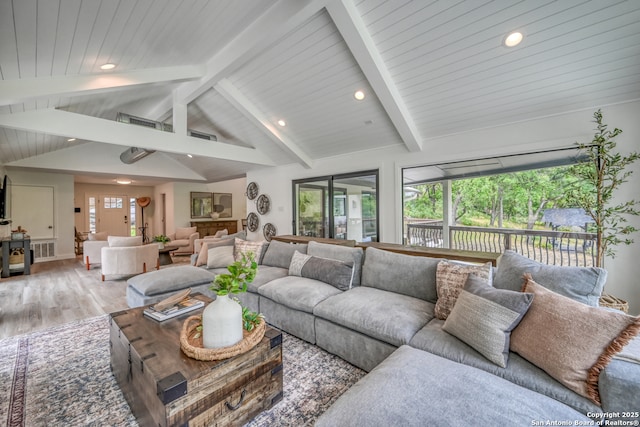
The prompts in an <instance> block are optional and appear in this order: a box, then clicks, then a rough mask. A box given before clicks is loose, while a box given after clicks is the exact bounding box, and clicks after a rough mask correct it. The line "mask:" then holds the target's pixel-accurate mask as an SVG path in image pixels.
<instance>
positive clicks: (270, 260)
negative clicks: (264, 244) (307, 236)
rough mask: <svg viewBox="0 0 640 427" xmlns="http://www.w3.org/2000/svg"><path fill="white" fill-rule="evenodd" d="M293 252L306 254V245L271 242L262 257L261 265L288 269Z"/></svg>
mask: <svg viewBox="0 0 640 427" xmlns="http://www.w3.org/2000/svg"><path fill="white" fill-rule="evenodd" d="M295 251H298V252H300V253H302V254H306V253H307V244H306V243H285V242H280V241H278V240H272V241H271V242H270V243H269V247H268V248H267V250H266V251H265V254H264V256H263V257H262V264H263V265H268V266H271V267H280V268H289V265H290V264H291V258H292V257H293V253H294V252H295Z"/></svg>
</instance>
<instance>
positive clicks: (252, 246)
mask: <svg viewBox="0 0 640 427" xmlns="http://www.w3.org/2000/svg"><path fill="white" fill-rule="evenodd" d="M234 242H235V257H236V261H242V255H243V254H247V253H249V252H253V257H254V258H253V259H254V260H255V261H256V262H257V263H258V264H260V261H262V254H263V251H264V250H265V249H266V248H267V247H268V246H269V242H266V241H264V240H263V241H260V242H252V241H249V240H242V239H238V238H237V237H236V238H235V239H234Z"/></svg>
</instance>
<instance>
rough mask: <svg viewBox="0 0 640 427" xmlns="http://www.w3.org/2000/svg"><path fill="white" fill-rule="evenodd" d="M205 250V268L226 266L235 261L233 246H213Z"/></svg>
mask: <svg viewBox="0 0 640 427" xmlns="http://www.w3.org/2000/svg"><path fill="white" fill-rule="evenodd" d="M207 252H208V256H207V268H226V267H228V266H229V265H231V264H233V263H234V262H235V258H234V256H233V246H218V247H213V248H211V249H209V250H208V251H207Z"/></svg>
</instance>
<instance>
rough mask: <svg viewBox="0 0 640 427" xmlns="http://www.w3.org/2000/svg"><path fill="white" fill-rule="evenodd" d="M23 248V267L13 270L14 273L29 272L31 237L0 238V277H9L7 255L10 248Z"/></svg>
mask: <svg viewBox="0 0 640 427" xmlns="http://www.w3.org/2000/svg"><path fill="white" fill-rule="evenodd" d="M19 248H22V249H24V267H23V268H22V269H16V270H13V272H14V273H20V272H21V273H22V274H31V239H30V238H29V237H27V238H26V239H16V240H11V239H3V240H2V277H9V275H10V274H11V271H10V270H9V256H10V255H11V249H19Z"/></svg>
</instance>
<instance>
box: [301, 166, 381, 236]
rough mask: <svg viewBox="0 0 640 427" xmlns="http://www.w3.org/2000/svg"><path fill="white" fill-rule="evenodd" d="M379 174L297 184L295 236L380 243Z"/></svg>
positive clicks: (336, 177)
mask: <svg viewBox="0 0 640 427" xmlns="http://www.w3.org/2000/svg"><path fill="white" fill-rule="evenodd" d="M377 188H378V171H366V172H357V173H352V174H342V175H333V176H327V177H319V178H311V179H304V180H296V181H293V194H294V203H293V212H294V218H293V225H294V227H293V230H294V234H297V235H300V236H310V237H331V238H335V239H350V240H355V241H357V242H368V241H377V240H378V195H377Z"/></svg>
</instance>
